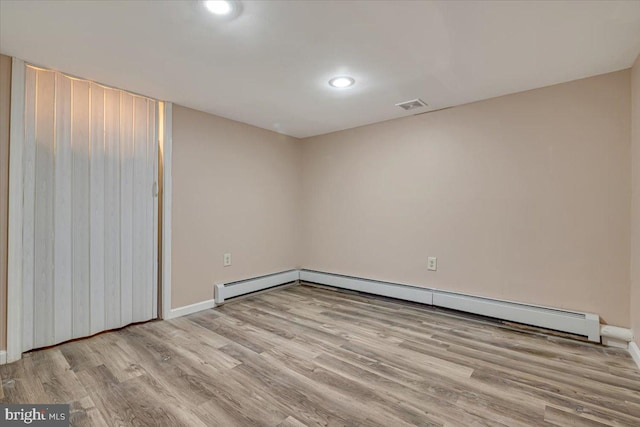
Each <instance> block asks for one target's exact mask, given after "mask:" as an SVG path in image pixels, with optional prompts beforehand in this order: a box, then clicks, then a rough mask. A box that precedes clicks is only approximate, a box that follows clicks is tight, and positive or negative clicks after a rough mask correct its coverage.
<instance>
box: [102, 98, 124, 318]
mask: <svg viewBox="0 0 640 427" xmlns="http://www.w3.org/2000/svg"><path fill="white" fill-rule="evenodd" d="M104 107H105V116H104V126H105V128H104V137H105V141H104V144H105V156H104V157H105V159H104V160H105V168H104V206H105V217H104V221H105V231H106V233H105V236H104V239H105V241H104V273H105V282H104V289H105V290H104V305H105V328H106V329H113V328H118V327H120V326H121V325H122V323H121V321H120V318H121V316H120V130H119V129H120V92H118V91H116V90H112V89H106V90H105V102H104ZM96 191H98V190H97V189H96Z"/></svg>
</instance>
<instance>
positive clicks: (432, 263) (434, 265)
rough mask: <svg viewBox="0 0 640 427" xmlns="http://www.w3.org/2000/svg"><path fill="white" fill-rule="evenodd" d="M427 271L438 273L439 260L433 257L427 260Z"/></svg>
mask: <svg viewBox="0 0 640 427" xmlns="http://www.w3.org/2000/svg"><path fill="white" fill-rule="evenodd" d="M427 269H429V270H431V271H436V270H437V269H438V258H436V257H432V256H430V257H429V258H427Z"/></svg>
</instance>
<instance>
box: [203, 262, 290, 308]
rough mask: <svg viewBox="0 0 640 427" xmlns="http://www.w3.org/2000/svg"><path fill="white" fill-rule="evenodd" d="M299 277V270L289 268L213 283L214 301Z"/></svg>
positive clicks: (218, 301) (281, 283) (288, 281)
mask: <svg viewBox="0 0 640 427" xmlns="http://www.w3.org/2000/svg"><path fill="white" fill-rule="evenodd" d="M299 278H300V271H299V270H289V271H283V272H281V273H275V274H269V275H266V276H260V277H255V278H252V279H247V280H240V281H237V282H231V283H224V284H219V285H215V286H214V297H215V303H216V305H220V304H223V303H224V302H225V301H226V300H229V299H231V298H235V297H238V296H241V295H246V294H250V293H253V292H257V291H262V290H264V289H269V288H273V287H274V286H280V285H284V284H287V283H291V282H296V281H298V279H299Z"/></svg>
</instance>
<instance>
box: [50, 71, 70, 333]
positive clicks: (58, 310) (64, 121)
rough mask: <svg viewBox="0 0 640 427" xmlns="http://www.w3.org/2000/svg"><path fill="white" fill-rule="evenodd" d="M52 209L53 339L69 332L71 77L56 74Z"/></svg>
mask: <svg viewBox="0 0 640 427" xmlns="http://www.w3.org/2000/svg"><path fill="white" fill-rule="evenodd" d="M55 162H56V163H55V190H54V191H55V195H56V196H55V209H54V237H55V240H54V252H53V260H54V266H55V268H54V283H53V286H54V294H55V298H54V314H55V319H54V324H55V331H54V334H55V341H56V342H61V341H66V340H70V339H71V338H72V337H73V334H72V327H71V324H72V313H71V309H70V307H72V299H71V295H72V276H71V224H72V222H71V164H72V161H71V80H69V79H68V78H66V77H64V76H63V75H60V74H59V75H57V76H56V151H55Z"/></svg>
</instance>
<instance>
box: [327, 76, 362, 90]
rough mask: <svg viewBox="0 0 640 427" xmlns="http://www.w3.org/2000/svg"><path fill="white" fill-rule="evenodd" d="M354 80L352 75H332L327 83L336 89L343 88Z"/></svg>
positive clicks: (351, 84) (350, 84)
mask: <svg viewBox="0 0 640 427" xmlns="http://www.w3.org/2000/svg"><path fill="white" fill-rule="evenodd" d="M355 82H356V81H355V80H354V79H353V78H352V77H346V76H341V77H334V78H332V79H331V80H329V84H330V85H331V86H333V87H337V88H338V89H343V88H345V87H349V86H353V84H354V83H355Z"/></svg>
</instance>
